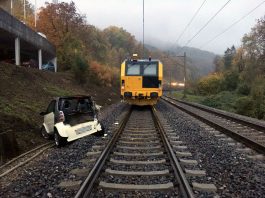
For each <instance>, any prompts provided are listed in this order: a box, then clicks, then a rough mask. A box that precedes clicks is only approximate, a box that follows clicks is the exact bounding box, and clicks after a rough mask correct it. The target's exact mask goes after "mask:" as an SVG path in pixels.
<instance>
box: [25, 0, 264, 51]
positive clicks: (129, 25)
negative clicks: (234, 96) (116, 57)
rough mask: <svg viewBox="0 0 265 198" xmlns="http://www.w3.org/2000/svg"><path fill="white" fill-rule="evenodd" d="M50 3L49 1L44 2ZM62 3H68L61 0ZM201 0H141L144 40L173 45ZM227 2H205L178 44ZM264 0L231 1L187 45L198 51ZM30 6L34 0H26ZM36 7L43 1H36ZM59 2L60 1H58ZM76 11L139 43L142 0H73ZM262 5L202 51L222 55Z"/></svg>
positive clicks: (236, 41)
mask: <svg viewBox="0 0 265 198" xmlns="http://www.w3.org/2000/svg"><path fill="white" fill-rule="evenodd" d="M46 1H47V2H52V1H51V0H46ZM65 1H66V2H70V1H68V0H65ZM203 1H204V0H145V39H146V41H147V42H148V41H150V40H153V41H163V42H168V43H171V44H176V40H177V38H178V37H179V35H180V34H181V32H182V31H183V29H184V28H185V26H186V25H187V24H188V22H189V21H190V19H191V18H192V16H193V15H194V13H195V12H196V10H197V9H198V8H199V7H200V5H201V4H202V2H203ZM227 1H228V0H207V1H206V2H205V4H204V5H203V7H202V8H201V10H200V12H199V14H198V15H197V17H196V18H195V19H194V21H193V22H192V24H191V25H190V26H189V28H188V29H187V31H186V32H185V33H184V35H183V37H182V38H181V39H180V41H179V43H178V44H180V45H183V44H185V43H186V42H187V41H188V40H189V39H191V37H193V36H194V35H195V33H196V32H197V31H198V30H199V29H200V28H201V27H202V26H203V25H204V24H205V23H206V22H207V21H208V20H209V19H210V18H211V17H212V16H213V15H214V14H215V13H216V12H217V11H218V10H219V9H220V8H221V7H222V6H223V5H224V4H225V3H226V2H227ZM263 1H264V0H231V1H230V2H229V4H227V6H226V7H225V8H224V9H223V10H222V11H221V12H220V13H219V14H218V15H217V16H216V18H214V20H213V21H212V22H210V23H209V25H208V26H207V27H206V28H205V29H204V30H203V31H201V33H200V34H199V35H198V36H197V37H195V38H194V40H192V42H190V43H189V45H188V46H190V47H197V48H199V47H200V46H201V45H203V44H204V43H206V42H207V41H209V40H211V39H212V38H213V37H214V36H216V35H217V34H219V33H220V32H222V31H223V30H225V29H226V28H227V27H229V26H230V25H231V24H233V23H234V22H235V21H237V20H238V19H240V18H241V17H242V16H244V15H246V14H247V13H248V12H250V11H251V10H252V9H253V8H255V7H256V6H257V5H258V4H260V3H261V2H263ZM30 2H32V3H33V4H34V2H35V0H30ZM37 2H38V5H37V6H38V7H39V6H41V5H43V4H44V2H45V0H37ZM59 2H62V1H59ZM74 2H75V3H76V6H77V8H78V11H79V12H81V14H85V15H86V16H87V21H88V22H89V23H90V24H93V25H95V26H97V27H98V28H100V29H104V28H106V27H108V26H110V25H115V26H119V27H123V28H124V29H126V30H127V31H128V32H130V33H132V34H133V35H134V36H135V37H136V39H137V40H139V41H142V20H143V19H142V16H143V15H142V13H143V7H142V5H143V0H78V1H77V0H74ZM264 13H265V3H264V4H262V5H261V6H260V7H259V8H257V9H256V10H255V11H254V12H253V13H251V14H250V15H249V16H248V17H246V18H245V19H244V20H242V21H241V22H240V23H238V24H237V25H235V26H234V27H233V28H231V29H230V30H229V31H227V32H226V33H225V34H223V35H222V36H220V37H218V39H216V40H215V41H214V42H212V43H210V44H209V45H207V46H205V47H203V48H202V49H204V50H208V51H212V52H215V53H219V54H222V53H223V52H224V50H225V49H226V48H227V47H229V46H231V45H233V44H235V45H236V46H239V45H240V40H241V38H242V36H243V35H244V34H245V33H248V32H249V31H250V30H251V27H253V26H254V25H255V24H256V20H257V19H259V18H261V17H263V16H264Z"/></svg>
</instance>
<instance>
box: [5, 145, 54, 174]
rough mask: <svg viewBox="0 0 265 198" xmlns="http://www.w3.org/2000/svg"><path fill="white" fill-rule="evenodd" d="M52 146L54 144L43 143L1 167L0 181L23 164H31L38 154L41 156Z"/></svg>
mask: <svg viewBox="0 0 265 198" xmlns="http://www.w3.org/2000/svg"><path fill="white" fill-rule="evenodd" d="M53 146H54V143H50V142H49V143H45V144H42V145H41V146H39V147H37V148H34V149H32V150H30V151H28V152H26V153H23V154H21V155H19V156H18V157H16V158H14V159H12V160H10V161H9V162H7V163H6V164H4V165H2V166H1V167H0V179H1V178H2V177H5V176H8V174H10V173H11V172H13V171H15V170H16V169H18V168H19V167H22V166H24V165H25V164H27V163H29V162H31V161H32V160H34V159H35V158H36V157H38V156H39V155H40V154H42V153H43V152H44V151H46V150H47V149H49V148H51V147H53Z"/></svg>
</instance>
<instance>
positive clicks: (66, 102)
mask: <svg viewBox="0 0 265 198" xmlns="http://www.w3.org/2000/svg"><path fill="white" fill-rule="evenodd" d="M97 111H98V108H97V106H96V105H95V103H94V102H93V101H92V99H91V97H90V96H67V97H58V98H55V99H54V100H52V101H51V102H50V104H49V106H48V108H47V110H46V112H41V113H40V115H42V116H44V122H43V125H42V128H41V135H42V136H43V137H44V138H45V139H49V138H51V137H52V136H54V140H55V144H56V145H57V147H60V146H63V145H64V144H65V143H66V142H70V141H73V140H76V139H79V138H82V137H85V136H87V135H91V134H96V135H104V128H103V126H102V125H101V124H100V123H99V121H98V118H97Z"/></svg>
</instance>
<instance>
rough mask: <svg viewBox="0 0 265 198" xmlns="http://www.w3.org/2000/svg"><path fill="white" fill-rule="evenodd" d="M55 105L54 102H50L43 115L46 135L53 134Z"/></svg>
mask: <svg viewBox="0 0 265 198" xmlns="http://www.w3.org/2000/svg"><path fill="white" fill-rule="evenodd" d="M55 104H56V101H55V100H53V101H51V103H50V104H49V106H48V108H47V111H46V114H45V115H44V124H45V126H46V130H47V132H48V133H51V132H53V129H54V121H55V115H54V111H55Z"/></svg>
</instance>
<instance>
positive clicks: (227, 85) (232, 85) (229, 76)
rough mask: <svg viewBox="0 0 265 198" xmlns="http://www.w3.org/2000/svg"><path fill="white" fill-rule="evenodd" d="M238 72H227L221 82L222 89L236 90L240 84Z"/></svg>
mask: <svg viewBox="0 0 265 198" xmlns="http://www.w3.org/2000/svg"><path fill="white" fill-rule="evenodd" d="M238 77H239V76H238V73H236V72H227V73H225V74H224V78H223V80H222V82H221V89H222V90H224V91H234V90H235V89H236V88H237V84H238Z"/></svg>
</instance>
